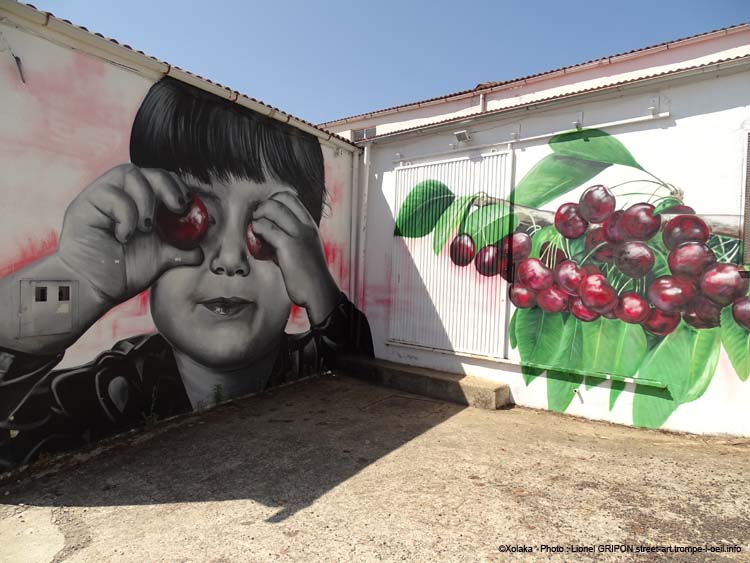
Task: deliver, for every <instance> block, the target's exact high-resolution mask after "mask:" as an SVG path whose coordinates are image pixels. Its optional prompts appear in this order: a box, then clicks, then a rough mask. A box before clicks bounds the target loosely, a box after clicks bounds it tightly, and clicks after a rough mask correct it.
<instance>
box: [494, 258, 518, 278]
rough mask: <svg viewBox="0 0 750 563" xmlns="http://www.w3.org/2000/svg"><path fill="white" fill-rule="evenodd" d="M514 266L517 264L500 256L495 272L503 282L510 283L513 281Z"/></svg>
mask: <svg viewBox="0 0 750 563" xmlns="http://www.w3.org/2000/svg"><path fill="white" fill-rule="evenodd" d="M516 266H517V264H515V263H514V262H511V261H510V259H509V257H508V256H507V255H505V254H501V256H500V262H499V263H498V266H497V271H498V273H499V274H500V275H501V276H502V278H503V279H504V280H505V281H507V282H511V283H512V282H513V281H514V276H515V271H516Z"/></svg>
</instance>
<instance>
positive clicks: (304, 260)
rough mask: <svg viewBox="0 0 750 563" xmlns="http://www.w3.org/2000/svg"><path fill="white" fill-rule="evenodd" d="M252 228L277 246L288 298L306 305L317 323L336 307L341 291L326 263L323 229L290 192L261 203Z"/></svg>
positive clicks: (253, 219)
mask: <svg viewBox="0 0 750 563" xmlns="http://www.w3.org/2000/svg"><path fill="white" fill-rule="evenodd" d="M252 228H253V231H254V232H255V233H256V234H257V235H259V236H261V237H262V238H263V239H265V241H266V242H267V243H268V244H270V245H271V246H273V247H274V250H275V252H276V262H277V264H278V265H279V268H280V269H281V274H282V276H283V277H284V283H285V284H286V290H287V293H288V294H289V299H291V300H292V302H293V303H294V304H295V305H299V306H300V307H304V308H305V309H306V310H307V315H308V317H309V318H310V323H311V324H313V325H316V324H318V323H320V322H322V321H323V320H325V318H326V317H327V316H328V314H329V313H330V312H331V311H333V309H334V307H335V306H336V304H337V303H338V300H339V297H340V291H339V288H338V286H337V285H336V282H335V281H334V279H333V277H332V276H331V273H330V272H329V271H328V266H327V265H326V259H325V254H324V252H323V243H322V242H321V240H320V232H319V231H318V226H317V225H316V224H315V221H314V220H313V218H312V216H311V215H310V213H309V212H308V211H307V209H306V208H305V206H304V205H303V204H302V202H301V201H300V200H299V199H298V198H297V196H296V195H294V194H293V193H291V192H279V193H277V194H274V195H273V196H271V198H269V199H268V200H266V201H264V202H263V203H262V204H260V205H259V206H258V208H257V209H256V210H255V212H254V213H253V216H252Z"/></svg>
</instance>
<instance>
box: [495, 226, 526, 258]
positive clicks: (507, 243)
mask: <svg viewBox="0 0 750 563" xmlns="http://www.w3.org/2000/svg"><path fill="white" fill-rule="evenodd" d="M500 250H501V251H502V255H503V257H507V258H508V259H509V260H511V261H512V262H520V261H521V260H523V259H524V258H528V257H529V254H530V253H531V237H530V236H529V235H527V234H526V233H513V234H511V235H508V236H506V237H504V238H503V240H502V241H500Z"/></svg>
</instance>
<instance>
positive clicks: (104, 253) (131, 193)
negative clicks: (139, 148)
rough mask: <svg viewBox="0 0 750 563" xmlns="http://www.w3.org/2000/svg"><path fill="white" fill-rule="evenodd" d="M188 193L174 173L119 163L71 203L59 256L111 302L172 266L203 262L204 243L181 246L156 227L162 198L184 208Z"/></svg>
mask: <svg viewBox="0 0 750 563" xmlns="http://www.w3.org/2000/svg"><path fill="white" fill-rule="evenodd" d="M188 199H189V198H188V191H187V188H186V187H185V185H184V184H183V183H182V182H181V181H180V179H179V178H178V177H177V176H176V175H175V174H170V173H169V172H166V171H164V170H158V169H145V168H138V167H136V166H135V165H133V164H122V165H120V166H116V167H115V168H113V169H111V170H110V171H109V172H106V173H105V174H103V175H102V176H100V177H99V178H97V179H96V180H94V182H93V183H92V184H91V185H89V186H88V187H87V188H86V189H85V190H84V191H83V192H81V193H80V194H79V195H78V197H76V198H75V199H74V200H73V202H71V204H70V205H69V206H68V209H67V210H66V211H65V219H64V221H63V229H62V234H61V236H60V244H59V247H58V251H57V252H58V256H59V257H60V258H61V259H62V260H63V262H65V263H66V264H68V266H69V267H71V268H73V269H74V270H76V271H79V272H81V274H82V275H83V276H84V277H85V278H86V279H87V280H88V281H89V282H90V283H91V284H92V286H93V287H94V289H96V290H97V291H98V292H99V293H100V294H102V295H103V296H104V298H105V299H106V300H107V301H108V302H111V304H112V305H114V304H117V303H121V302H122V301H125V300H126V299H129V298H130V297H132V296H133V295H136V294H138V293H140V292H141V291H143V290H144V289H146V288H148V287H149V286H150V285H151V284H152V283H153V282H154V281H156V279H157V278H158V277H159V276H160V275H161V274H162V273H163V272H164V271H166V270H167V269H169V268H172V267H175V266H196V265H199V264H201V262H203V251H202V250H201V249H200V248H196V249H194V250H189V251H186V250H179V249H177V248H175V247H173V246H171V245H169V244H167V243H165V242H163V241H162V240H161V239H160V238H159V236H158V235H157V234H156V233H155V232H154V214H155V212H156V209H157V208H158V206H159V204H160V203H164V205H166V206H167V208H168V209H170V210H171V211H173V212H175V213H182V212H184V211H185V210H186V207H187V202H188Z"/></svg>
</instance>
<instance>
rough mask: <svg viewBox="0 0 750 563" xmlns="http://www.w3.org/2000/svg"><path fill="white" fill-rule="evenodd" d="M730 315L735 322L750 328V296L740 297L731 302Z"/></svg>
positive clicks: (747, 328)
mask: <svg viewBox="0 0 750 563" xmlns="http://www.w3.org/2000/svg"><path fill="white" fill-rule="evenodd" d="M732 316H733V317H734V320H735V321H737V324H738V325H740V326H741V327H742V328H744V329H745V330H750V298H747V297H740V298H739V299H737V300H735V302H734V303H733V304H732Z"/></svg>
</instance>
